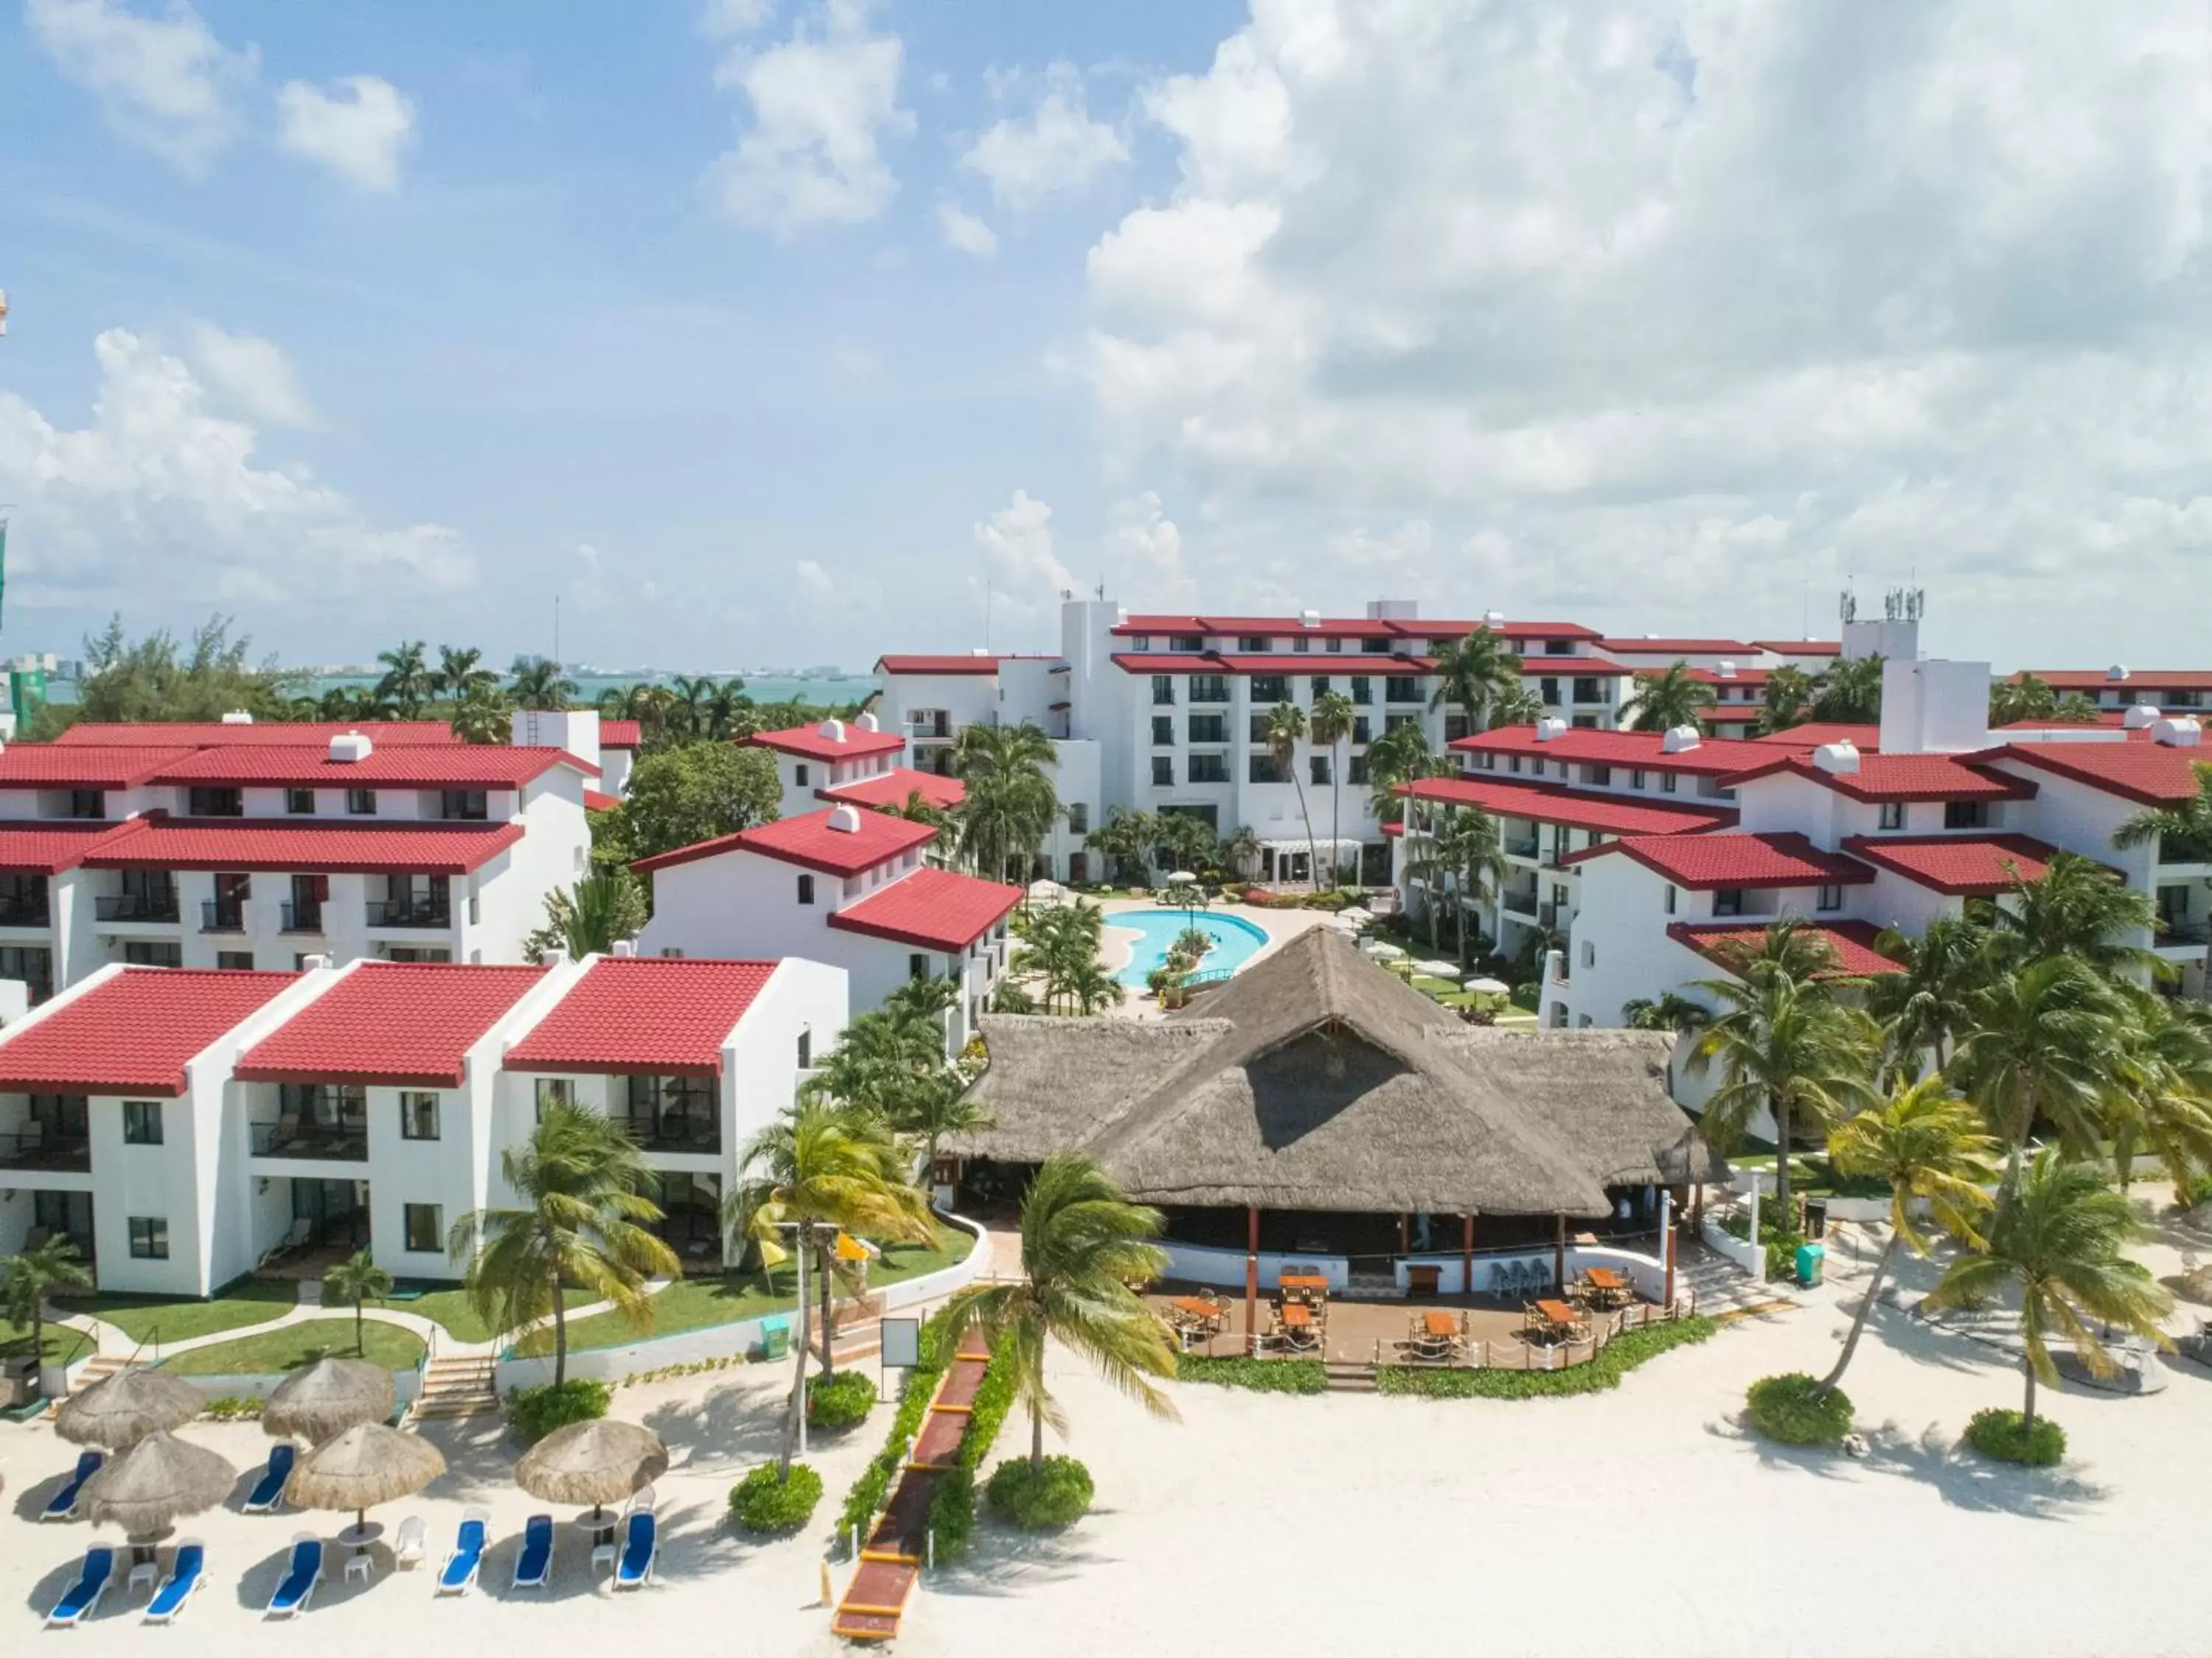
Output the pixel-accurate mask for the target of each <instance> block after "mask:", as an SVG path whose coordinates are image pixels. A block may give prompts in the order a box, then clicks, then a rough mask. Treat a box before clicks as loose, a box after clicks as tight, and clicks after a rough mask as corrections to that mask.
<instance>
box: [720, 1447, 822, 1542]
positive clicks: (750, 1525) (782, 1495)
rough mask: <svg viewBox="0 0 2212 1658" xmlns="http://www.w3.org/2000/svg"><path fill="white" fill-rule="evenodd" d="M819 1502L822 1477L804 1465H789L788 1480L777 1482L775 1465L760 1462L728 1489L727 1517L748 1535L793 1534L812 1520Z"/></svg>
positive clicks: (798, 1463)
mask: <svg viewBox="0 0 2212 1658" xmlns="http://www.w3.org/2000/svg"><path fill="white" fill-rule="evenodd" d="M821 1500H822V1476H821V1475H820V1474H817V1473H816V1472H814V1470H813V1469H811V1468H810V1467H808V1466H806V1465H805V1463H804V1462H794V1463H793V1464H792V1465H791V1478H788V1479H778V1478H776V1472H775V1463H773V1462H763V1463H762V1464H761V1466H759V1467H757V1468H756V1469H754V1470H753V1471H752V1472H750V1473H749V1474H747V1475H746V1476H745V1477H744V1478H743V1479H741V1480H739V1481H738V1483H737V1484H734V1485H732V1486H731V1487H730V1517H731V1518H732V1520H735V1521H737V1522H738V1525H739V1526H740V1527H743V1528H744V1530H746V1531H749V1532H757V1533H780V1532H795V1531H797V1530H798V1529H799V1527H801V1526H804V1525H805V1523H806V1522H807V1521H809V1520H811V1519H812V1518H813V1517H814V1505H815V1504H816V1503H819V1502H821Z"/></svg>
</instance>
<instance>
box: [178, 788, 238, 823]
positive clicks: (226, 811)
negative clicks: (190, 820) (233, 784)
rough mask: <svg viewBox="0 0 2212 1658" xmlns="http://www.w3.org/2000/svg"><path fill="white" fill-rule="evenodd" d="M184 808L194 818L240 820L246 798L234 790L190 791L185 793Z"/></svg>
mask: <svg viewBox="0 0 2212 1658" xmlns="http://www.w3.org/2000/svg"><path fill="white" fill-rule="evenodd" d="M185 810H186V811H188V812H189V813H190V814H191V815H192V816H193V817H196V818H242V817H244V816H245V815H246V798H245V796H244V795H241V794H240V792H239V791H238V790H237V789H187V790H185Z"/></svg>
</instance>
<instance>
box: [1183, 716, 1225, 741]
mask: <svg viewBox="0 0 2212 1658" xmlns="http://www.w3.org/2000/svg"><path fill="white" fill-rule="evenodd" d="M1188 735H1189V737H1190V740H1191V741H1193V742H1227V741H1229V726H1228V723H1227V722H1225V720H1224V719H1223V718H1222V717H1221V716H1220V715H1218V714H1194V715H1192V716H1190V728H1189V732H1188Z"/></svg>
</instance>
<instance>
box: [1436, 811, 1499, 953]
mask: <svg viewBox="0 0 2212 1658" xmlns="http://www.w3.org/2000/svg"><path fill="white" fill-rule="evenodd" d="M1436 858H1437V863H1440V864H1442V865H1443V868H1444V869H1447V870H1449V871H1450V873H1451V876H1452V883H1453V887H1454V891H1453V893H1452V931H1453V936H1454V937H1455V940H1456V941H1457V943H1458V946H1459V965H1460V966H1461V968H1462V970H1464V969H1465V968H1466V966H1467V965H1468V957H1467V908H1468V905H1469V904H1474V905H1477V906H1480V905H1481V904H1482V903H1483V902H1484V901H1485V900H1486V899H1488V898H1489V897H1490V896H1491V895H1492V893H1493V892H1495V891H1496V890H1497V883H1499V882H1502V881H1504V879H1505V876H1506V874H1507V870H1508V866H1507V864H1506V862H1505V852H1504V844H1503V843H1502V842H1501V841H1500V839H1499V837H1498V820H1497V819H1496V818H1493V817H1492V816H1491V815H1490V814H1489V813H1487V812H1486V811H1484V810H1483V809H1482V808H1480V807H1479V806H1462V807H1459V808H1455V810H1454V811H1453V812H1452V813H1451V814H1449V816H1447V817H1446V818H1445V819H1444V825H1443V831H1442V832H1441V833H1439V834H1438V835H1437V842H1436Z"/></svg>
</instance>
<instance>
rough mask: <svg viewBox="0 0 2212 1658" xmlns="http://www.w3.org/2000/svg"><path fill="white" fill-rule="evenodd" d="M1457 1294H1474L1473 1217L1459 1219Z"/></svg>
mask: <svg viewBox="0 0 2212 1658" xmlns="http://www.w3.org/2000/svg"><path fill="white" fill-rule="evenodd" d="M1459 1292H1460V1294H1461V1295H1474V1216H1472V1215H1462V1216H1460V1217H1459Z"/></svg>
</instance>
